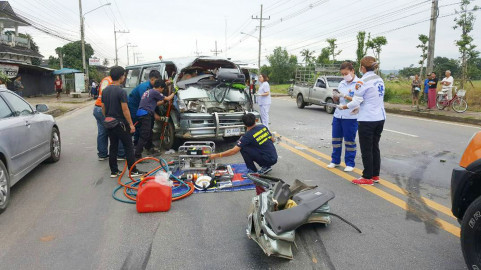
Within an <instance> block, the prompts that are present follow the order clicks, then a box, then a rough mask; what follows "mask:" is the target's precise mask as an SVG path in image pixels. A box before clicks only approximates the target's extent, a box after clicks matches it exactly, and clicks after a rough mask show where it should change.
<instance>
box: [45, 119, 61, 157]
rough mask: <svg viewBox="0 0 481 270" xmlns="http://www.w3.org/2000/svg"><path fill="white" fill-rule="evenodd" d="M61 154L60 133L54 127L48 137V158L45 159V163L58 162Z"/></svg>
mask: <svg viewBox="0 0 481 270" xmlns="http://www.w3.org/2000/svg"><path fill="white" fill-rule="evenodd" d="M61 152H62V144H61V140H60V132H59V131H58V129H57V128H56V127H54V128H53V129H52V135H51V137H50V157H49V158H48V159H47V162H49V163H54V162H57V161H59V160H60V153H61Z"/></svg>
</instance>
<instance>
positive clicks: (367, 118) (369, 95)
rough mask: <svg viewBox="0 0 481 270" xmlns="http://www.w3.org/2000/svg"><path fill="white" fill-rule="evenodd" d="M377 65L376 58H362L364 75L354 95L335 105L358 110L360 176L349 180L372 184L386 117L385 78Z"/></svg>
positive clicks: (361, 65) (377, 178) (354, 182)
mask: <svg viewBox="0 0 481 270" xmlns="http://www.w3.org/2000/svg"><path fill="white" fill-rule="evenodd" d="M378 67H379V64H378V63H377V61H376V58H374V57H372V56H365V57H364V58H362V60H361V63H360V68H359V73H361V74H362V75H363V76H362V78H361V80H360V81H359V82H358V83H357V84H356V86H355V90H354V97H353V99H352V101H351V102H349V103H348V104H347V105H338V108H339V109H354V110H353V113H355V112H356V111H358V112H359V114H358V116H357V121H358V124H359V144H360V146H361V155H362V164H363V165H364V170H363V172H362V177H360V178H358V179H354V180H352V183H353V184H357V185H373V184H374V183H375V182H376V183H377V182H379V171H380V168H381V152H380V150H379V140H380V139H381V133H382V131H383V128H384V121H385V120H386V111H385V110H384V81H383V80H382V78H381V77H379V76H378V75H376V74H375V73H374V71H375V70H376V69H377V68H378Z"/></svg>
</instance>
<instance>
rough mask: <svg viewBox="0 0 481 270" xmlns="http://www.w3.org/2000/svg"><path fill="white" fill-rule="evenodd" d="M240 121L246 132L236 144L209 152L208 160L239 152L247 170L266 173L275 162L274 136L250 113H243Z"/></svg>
mask: <svg viewBox="0 0 481 270" xmlns="http://www.w3.org/2000/svg"><path fill="white" fill-rule="evenodd" d="M242 122H243V123H244V125H245V126H246V133H245V134H244V136H242V137H241V138H240V139H239V141H238V142H237V145H236V146H234V147H233V148H231V149H229V150H227V151H224V152H222V153H218V154H211V155H210V156H209V160H212V159H216V158H221V157H228V156H232V155H235V154H237V153H238V152H241V154H242V157H243V158H244V162H245V164H246V166H247V169H248V172H250V173H252V172H257V173H259V174H267V173H268V172H270V171H271V170H272V166H273V165H274V164H276V163H277V151H276V148H275V146H274V141H275V138H274V136H272V134H271V132H270V131H269V129H268V128H267V127H266V126H264V125H256V117H255V115H253V114H252V113H247V114H244V115H243V116H242ZM255 163H257V164H258V165H259V166H261V169H260V170H257V167H256V165H255ZM256 191H257V192H258V194H259V190H258V188H256Z"/></svg>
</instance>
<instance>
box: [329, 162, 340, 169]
mask: <svg viewBox="0 0 481 270" xmlns="http://www.w3.org/2000/svg"><path fill="white" fill-rule="evenodd" d="M337 166H339V164H334V163H329V165H327V168H329V169H332V168H335V167H337Z"/></svg>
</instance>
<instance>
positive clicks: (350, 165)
mask: <svg viewBox="0 0 481 270" xmlns="http://www.w3.org/2000/svg"><path fill="white" fill-rule="evenodd" d="M340 71H341V75H342V76H343V77H344V80H342V81H341V82H340V83H339V86H338V88H337V89H338V93H335V94H334V95H333V96H334V99H339V104H340V105H346V104H347V103H348V102H349V101H351V100H352V97H353V96H354V90H355V86H356V83H357V82H358V81H359V78H358V77H356V74H355V72H354V67H353V66H352V63H351V62H344V63H342V64H341V67H340ZM356 133H357V114H354V113H352V109H351V110H341V109H337V108H336V111H335V112H334V117H333V118H332V155H331V163H330V164H329V165H327V168H334V167H337V166H339V164H340V163H341V154H342V141H343V139H344V146H345V154H344V162H345V163H346V168H344V171H346V172H351V171H353V170H354V167H355V161H354V159H355V158H356Z"/></svg>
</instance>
